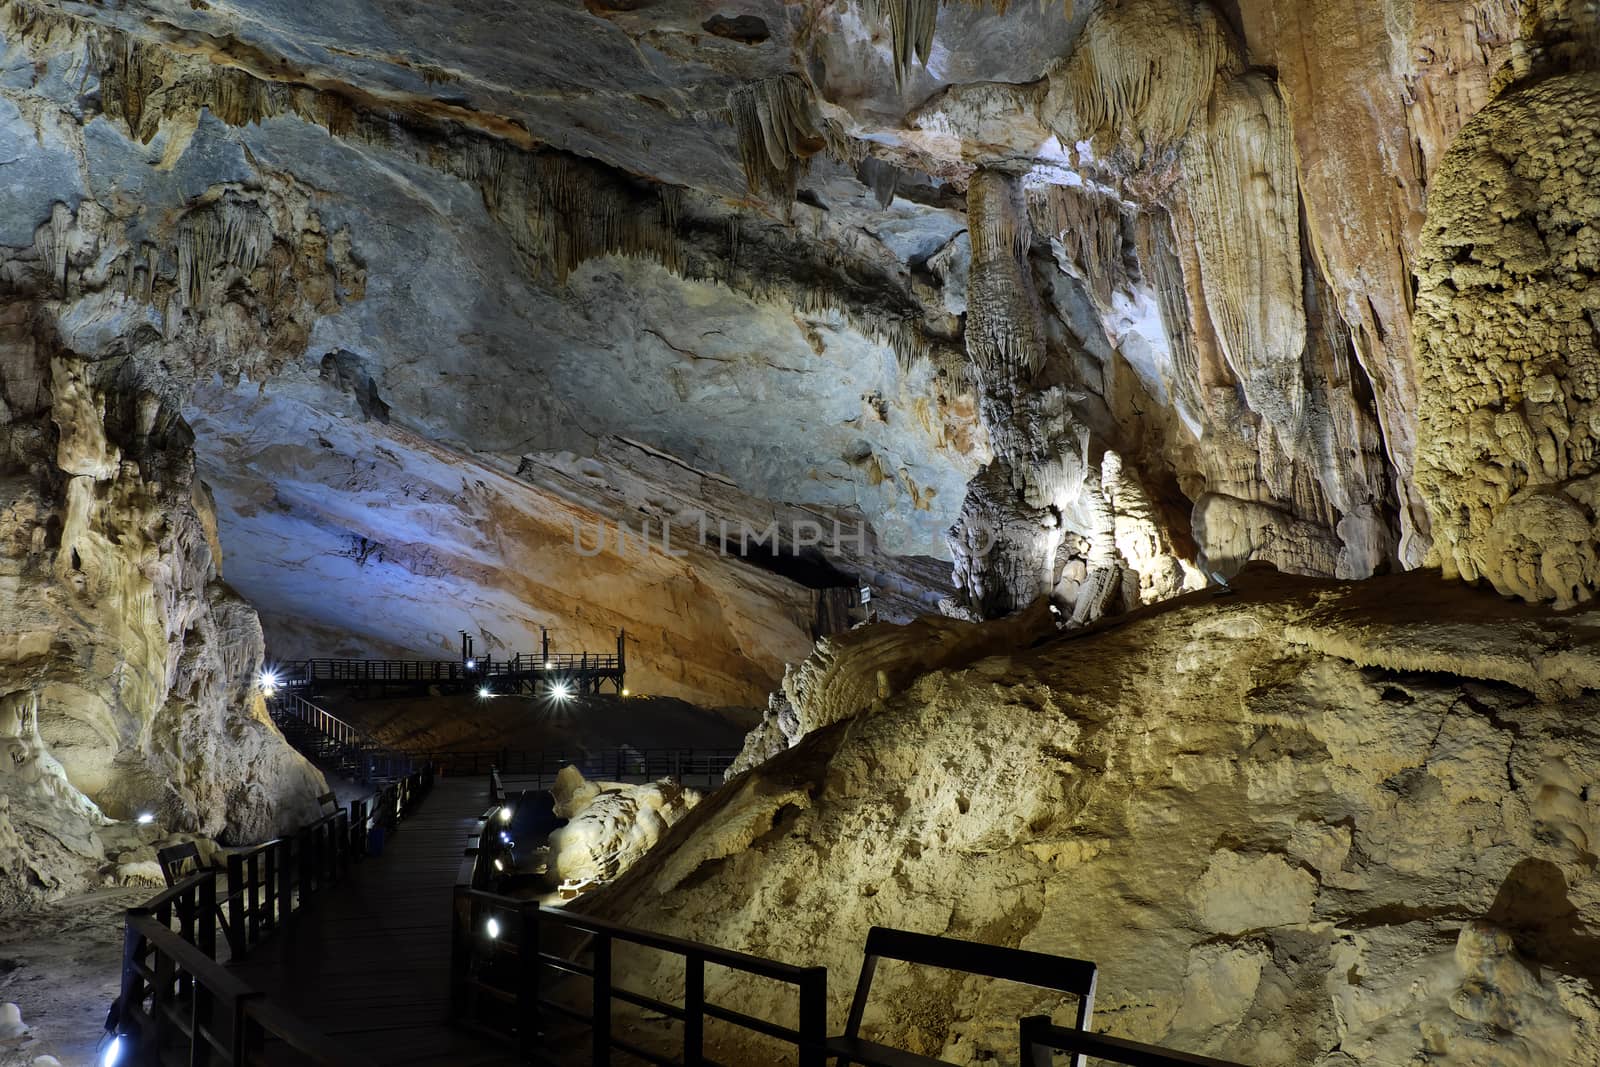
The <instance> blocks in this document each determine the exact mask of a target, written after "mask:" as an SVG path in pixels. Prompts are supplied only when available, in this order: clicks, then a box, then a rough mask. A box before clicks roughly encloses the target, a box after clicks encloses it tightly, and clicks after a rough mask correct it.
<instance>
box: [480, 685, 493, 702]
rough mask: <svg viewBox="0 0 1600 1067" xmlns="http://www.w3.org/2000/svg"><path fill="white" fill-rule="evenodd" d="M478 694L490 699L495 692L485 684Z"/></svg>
mask: <svg viewBox="0 0 1600 1067" xmlns="http://www.w3.org/2000/svg"><path fill="white" fill-rule="evenodd" d="M478 696H479V697H480V698H482V699H484V700H488V699H489V698H490V697H492V696H494V694H493V693H492V692H490V691H489V687H488V686H483V687H482V688H481V689H479V690H478Z"/></svg>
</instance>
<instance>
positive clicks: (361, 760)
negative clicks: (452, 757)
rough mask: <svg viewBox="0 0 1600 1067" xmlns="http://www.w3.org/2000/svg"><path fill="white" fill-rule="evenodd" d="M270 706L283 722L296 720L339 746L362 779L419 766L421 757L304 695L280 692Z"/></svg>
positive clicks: (406, 771) (395, 775) (404, 772)
mask: <svg viewBox="0 0 1600 1067" xmlns="http://www.w3.org/2000/svg"><path fill="white" fill-rule="evenodd" d="M269 706H270V709H271V711H272V714H273V717H274V718H275V719H277V720H278V721H279V725H280V726H281V725H283V722H284V720H294V721H296V722H299V723H301V724H303V725H304V726H306V727H307V728H309V729H310V730H313V731H315V732H316V734H318V735H319V737H320V738H321V739H323V740H325V741H327V742H328V743H329V744H331V745H334V746H336V747H337V748H338V749H339V750H340V754H342V755H343V756H345V757H346V758H347V759H348V760H350V762H351V763H352V767H351V771H352V776H353V777H354V778H355V780H356V781H358V782H371V781H374V780H382V779H393V778H403V777H405V776H406V775H408V774H410V773H411V772H412V768H413V767H414V766H416V763H417V761H416V760H415V758H414V757H412V756H411V755H409V754H408V753H405V752H401V751H399V750H398V749H394V748H390V747H388V746H387V745H383V744H380V743H379V742H378V741H377V739H375V738H374V737H372V735H370V734H368V733H367V732H366V731H365V730H363V729H361V728H360V727H359V726H355V725H352V724H351V723H348V722H345V721H344V720H343V719H341V718H339V717H338V716H337V715H334V714H333V713H331V712H329V711H328V710H327V709H326V708H323V707H319V706H318V705H316V704H313V703H312V702H311V701H309V700H307V699H305V698H304V697H301V696H297V695H295V694H293V693H278V694H275V695H274V696H273V697H272V698H271V699H270V702H269Z"/></svg>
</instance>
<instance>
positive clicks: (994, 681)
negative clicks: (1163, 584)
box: [582, 570, 1600, 1067]
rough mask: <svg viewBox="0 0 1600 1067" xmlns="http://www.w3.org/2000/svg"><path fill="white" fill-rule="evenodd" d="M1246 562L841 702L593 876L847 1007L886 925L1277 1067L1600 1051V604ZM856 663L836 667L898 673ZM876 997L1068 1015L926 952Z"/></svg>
mask: <svg viewBox="0 0 1600 1067" xmlns="http://www.w3.org/2000/svg"><path fill="white" fill-rule="evenodd" d="M1236 587H1237V592H1236V593H1235V594H1231V595H1223V596H1216V595H1213V594H1209V593H1201V594H1196V595H1193V596H1191V597H1188V598H1185V599H1182V600H1178V601H1173V602H1170V603H1168V604H1164V605H1158V606H1155V607H1151V608H1145V609H1143V610H1141V611H1139V612H1137V613H1135V614H1133V615H1130V616H1129V617H1128V618H1127V619H1125V620H1122V621H1119V622H1116V623H1111V624H1102V625H1101V626H1100V627H1098V628H1095V629H1094V630H1092V631H1090V632H1086V633H1079V634H1077V635H1074V636H1071V637H1062V638H1055V639H1047V640H1044V641H1042V642H1038V643H1036V644H1034V645H1033V647H1031V648H1027V647H1022V646H1019V644H1017V643H1015V642H1013V643H1012V644H1011V645H1010V646H1009V648H1008V650H1007V651H1005V652H1002V653H999V654H988V655H981V657H980V658H977V659H974V660H958V661H957V662H960V663H964V665H963V666H955V667H951V668H948V669H935V670H931V671H928V672H926V673H920V674H917V675H915V676H914V677H913V678H912V679H911V680H909V681H905V680H900V681H897V682H896V683H895V684H894V687H893V689H892V691H888V692H886V693H885V694H884V696H883V697H882V699H877V698H876V697H873V698H867V699H861V698H856V699H846V700H843V701H828V700H825V701H824V704H826V705H829V706H832V705H834V704H837V705H838V706H839V707H840V708H841V709H845V713H844V714H843V715H842V717H839V718H837V719H836V720H834V721H830V720H829V719H828V718H822V719H819V720H817V721H816V722H815V723H808V724H807V728H806V729H804V730H803V731H801V736H800V737H799V739H798V743H797V744H796V745H795V746H794V747H793V748H790V749H788V750H787V751H785V752H783V753H782V754H781V755H778V756H777V757H775V758H773V759H770V760H768V761H767V762H765V763H761V764H760V765H759V766H756V767H755V768H754V769H753V770H750V771H748V772H747V773H744V774H741V775H739V776H738V777H735V778H734V779H732V780H731V781H730V782H729V784H728V785H727V786H725V787H724V788H723V789H722V790H720V791H718V792H716V793H713V794H711V795H710V796H709V797H708V798H707V799H706V800H705V801H704V802H703V803H702V804H701V805H700V806H699V807H697V808H696V809H695V810H694V811H693V812H691V813H690V814H689V816H688V817H687V818H686V819H685V820H684V821H683V823H682V824H680V825H679V826H677V827H675V828H674V829H673V830H672V831H671V832H670V833H669V834H668V835H667V837H666V838H665V840H664V841H663V842H662V844H661V846H660V847H659V848H658V849H657V850H656V851H654V852H652V853H651V854H650V855H649V856H647V857H646V858H645V859H644V860H642V861H641V862H640V863H638V864H637V865H636V866H635V867H634V868H633V869H631V870H630V871H629V872H627V873H626V874H625V875H624V876H623V877H622V878H621V879H619V880H618V882H617V883H615V884H614V885H613V886H611V887H609V888H607V889H606V890H604V891H601V892H600V893H598V894H595V895H593V896H591V897H588V898H586V899H585V900H584V901H583V903H582V907H584V908H585V909H586V910H588V909H592V910H595V911H597V912H598V913H600V914H602V915H605V916H607V917H611V918H617V919H621V920H624V921H627V922H630V923H636V924H639V925H642V926H644V927H646V928H649V929H653V930H660V931H663V932H668V933H672V934H676V935H680V936H685V937H690V938H697V939H703V940H707V941H710V942H712V943H714V944H719V945H723V946H726V947H730V948H737V949H743V950H747V951H753V952H756V953H760V954H763V955H768V956H772V957H775V958H778V959H782V960H785V961H788V962H791V963H796V964H825V965H827V966H828V967H829V969H830V978H831V979H832V981H830V991H831V995H832V997H833V1003H832V1004H831V1005H830V1009H831V1012H832V1018H831V1021H832V1022H833V1024H834V1025H835V1026H837V1025H839V1024H840V1023H842V1021H843V1015H844V1010H845V1008H846V1007H847V1001H848V997H849V992H850V986H851V982H850V981H849V978H848V976H851V975H853V974H854V973H855V969H856V967H857V966H858V965H859V963H860V956H859V952H860V947H861V945H862V944H863V943H864V940H865V937H866V932H867V929H868V928H869V927H870V926H873V925H887V926H898V927H903V928H908V929H913V930H920V931H926V932H930V933H938V934H948V935H950V936H953V937H963V938H970V939H975V940H980V941H987V942H992V943H1000V944H1009V945H1018V946H1021V947H1025V948H1030V949H1038V950H1043V951H1047V952H1054V953H1060V954H1064V955H1068V956H1075V957H1079V958H1084V959H1090V960H1094V961H1096V963H1098V964H1099V966H1100V968H1101V971H1100V982H1099V990H1098V996H1097V1001H1096V1022H1097V1029H1106V1030H1109V1031H1110V1032H1112V1033H1116V1034H1122V1035H1127V1036H1132V1037H1135V1038H1139V1039H1143V1040H1152V1041H1158V1042H1160V1043H1162V1044H1165V1045H1169V1046H1171V1047H1175V1048H1179V1049H1185V1050H1189V1051H1195V1052H1202V1053H1209V1054H1212V1055H1219V1056H1223V1057H1226V1058H1229V1059H1235V1060H1238V1061H1240V1062H1243V1063H1250V1064H1258V1065H1262V1067H1272V1065H1279V1064H1282V1065H1288V1064H1308V1065H1315V1067H1347V1065H1354V1064H1358V1063H1411V1062H1418V1061H1419V1060H1420V1059H1422V1058H1426V1059H1427V1060H1428V1061H1429V1062H1440V1063H1459V1064H1484V1063H1495V1064H1504V1065H1524V1064H1525V1065H1528V1067H1532V1065H1535V1064H1551V1063H1593V1062H1597V1061H1600V987H1597V985H1596V983H1597V982H1600V975H1597V974H1596V972H1595V970H1594V968H1593V965H1592V959H1591V956H1592V952H1591V947H1590V946H1591V942H1592V938H1593V931H1594V929H1595V928H1596V926H1597V924H1600V912H1597V911H1596V905H1595V899H1596V897H1595V888H1596V887H1595V881H1594V872H1593V869H1592V863H1591V859H1592V856H1591V849H1592V846H1593V841H1594V840H1595V837H1596V834H1600V817H1597V814H1596V811H1595V809H1594V805H1593V804H1592V802H1591V801H1590V800H1588V799H1586V798H1588V797H1590V796H1591V795H1592V794H1593V792H1594V788H1593V782H1594V781H1595V777H1596V775H1597V774H1600V736H1597V735H1596V734H1595V733H1594V731H1592V730H1590V729H1589V728H1588V727H1587V726H1586V725H1585V724H1586V723H1588V722H1589V721H1590V719H1591V718H1592V713H1593V711H1594V705H1595V701H1596V692H1597V691H1600V646H1596V644H1595V641H1594V637H1593V634H1592V632H1591V631H1592V629H1593V626H1594V622H1595V619H1594V618H1593V617H1592V615H1591V614H1579V615H1576V616H1561V615H1555V614H1552V613H1551V612H1550V611H1548V610H1546V609H1543V608H1539V607H1531V606H1520V605H1514V604H1510V603H1507V602H1506V601H1504V600H1501V599H1498V598H1496V597H1495V596H1494V595H1493V594H1492V593H1490V592H1488V591H1484V590H1472V589H1469V588H1467V587H1464V586H1462V585H1460V584H1454V583H1447V582H1443V581H1441V580H1440V579H1439V577H1438V576H1437V575H1431V574H1418V575H1408V576H1404V577H1399V578H1387V579H1374V580H1373V581H1372V582H1370V583H1364V584H1360V585H1349V584H1342V585H1341V584H1334V583H1331V582H1318V581H1310V580H1305V579H1295V578H1290V577H1287V576H1281V575H1277V574H1274V573H1272V572H1270V571H1259V570H1249V571H1247V572H1245V574H1243V575H1241V576H1240V578H1239V580H1238V582H1237V583H1236ZM991 625H992V624H991ZM896 629H897V628H894V627H873V628H868V629H867V630H864V631H860V633H861V634H862V636H861V637H860V638H858V639H857V640H858V641H859V642H861V643H862V644H863V645H864V644H866V643H867V642H868V641H869V640H871V639H870V638H869V637H868V636H867V635H868V634H869V633H870V634H876V635H877V636H876V643H877V644H878V646H879V647H889V646H891V645H892V644H893V643H894V637H895V630H896ZM912 636H913V640H912V641H910V642H908V645H909V647H915V646H916V644H917V642H916V641H915V640H914V635H912ZM852 637H855V635H852ZM834 663H835V665H836V670H837V672H840V673H842V674H843V675H847V676H848V680H846V679H845V678H842V677H841V678H839V679H836V680H835V681H834V682H832V683H830V686H829V689H830V691H831V692H833V693H837V694H843V693H849V692H852V691H855V692H866V693H870V692H872V691H873V690H874V688H875V678H877V677H881V675H880V674H879V672H880V671H881V670H882V669H883V661H882V660H880V659H876V658H873V657H871V656H867V657H862V658H859V659H857V660H856V661H855V663H854V665H852V662H851V661H850V660H849V659H848V658H847V657H838V656H835V657H834ZM802 703H803V702H802ZM818 706H820V705H818ZM776 914H781V915H782V916H783V921H782V922H774V921H772V916H773V915H776ZM615 966H616V967H617V972H616V973H617V974H618V975H619V976H625V977H626V979H627V980H628V981H631V982H637V983H639V987H640V988H641V989H643V990H644V991H647V992H655V993H659V994H665V993H667V992H669V991H671V990H672V989H673V988H674V987H675V984H676V983H679V982H681V978H682V976H681V973H675V972H673V970H672V968H671V967H670V965H666V964H661V965H660V967H661V969H659V970H658V969H657V962H656V961H654V960H652V959H645V958H642V957H627V958H626V959H622V958H619V959H618V961H617V963H616V964H615ZM706 994H707V996H708V997H710V998H712V999H714V1000H716V1001H717V1002H719V1003H725V1004H728V1005H729V1006H731V1007H735V1008H737V1009H738V1010H742V1011H746V1012H749V1013H751V1014H754V1015H757V1016H758V1017H762V1018H778V1019H780V1020H781V1019H785V1018H788V1015H787V1014H786V1013H792V1011H793V1004H792V1003H790V1001H791V1000H792V996H790V997H789V998H788V999H785V998H784V996H783V995H782V994H781V993H779V992H778V991H777V990H776V989H767V988H764V987H761V988H758V987H756V986H754V985H752V984H751V983H741V982H738V981H737V980H734V979H732V978H729V979H726V980H718V981H712V980H710V979H709V978H708V984H707V989H706ZM872 1003H873V1006H872V1007H871V1008H869V1010H868V1014H867V1018H866V1032H867V1033H868V1034H869V1035H870V1036H873V1037H874V1038H875V1039H879V1040H884V1041H887V1042H889V1043H891V1044H896V1045H898V1046H900V1047H904V1048H910V1049H913V1050H916V1051H920V1052H924V1053H928V1054H933V1055H937V1056H940V1057H942V1058H944V1059H947V1060H950V1061H951V1062H955V1063H978V1062H988V1059H989V1058H991V1057H993V1058H998V1059H1001V1060H1003V1059H1004V1057H1005V1056H1007V1055H1009V1054H1011V1052H1012V1050H1014V1048H1015V1036H1016V1035H1015V1025H1016V1019H1017V1018H1018V1016H1020V1015H1027V1014H1032V1013H1035V1012H1054V1011H1057V1010H1058V1009H1059V1010H1067V1011H1070V1007H1068V1008H1066V1009H1063V1008H1062V1006H1061V1004H1060V1002H1059V1000H1058V999H1057V998H1053V997H1047V996H1043V995H1037V994H1033V993H1030V992H1027V991H1019V990H1017V989H1015V988H1010V987H1005V986H1004V985H1002V984H998V983H987V982H982V981H975V980H971V979H968V978H964V977H962V976H959V975H956V976H946V975H942V974H939V973H937V972H931V971H925V970H911V969H904V968H901V969H893V970H885V971H884V972H883V973H881V974H880V975H879V976H878V981H877V983H875V985H874V994H873V1002H872ZM716 1054H717V1056H718V1058H719V1059H724V1060H731V1061H732V1062H746V1061H748V1062H757V1061H759V1059H760V1056H761V1053H760V1052H759V1051H757V1050H756V1049H755V1048H754V1047H741V1048H732V1047H724V1048H721V1049H719V1050H717V1052H716ZM741 1057H743V1059H741Z"/></svg>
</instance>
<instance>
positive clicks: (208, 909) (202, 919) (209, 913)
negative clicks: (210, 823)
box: [194, 871, 217, 987]
mask: <svg viewBox="0 0 1600 1067" xmlns="http://www.w3.org/2000/svg"><path fill="white" fill-rule="evenodd" d="M198 896H199V899H198V900H197V901H196V903H195V905H194V910H195V917H194V922H195V936H196V937H197V938H198V940H197V941H196V942H195V944H196V945H197V946H198V947H199V949H200V951H201V952H204V953H205V954H206V955H207V956H210V957H211V958H212V959H216V958H217V875H216V872H215V871H213V872H212V873H211V876H210V877H209V878H207V879H206V880H205V881H203V882H201V883H200V892H199V895H198ZM197 987H198V983H197Z"/></svg>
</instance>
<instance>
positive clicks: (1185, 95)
mask: <svg viewBox="0 0 1600 1067" xmlns="http://www.w3.org/2000/svg"><path fill="white" fill-rule="evenodd" d="M1237 68H1238V60H1237V56H1236V50H1235V48H1234V46H1233V44H1232V37H1231V34H1230V32H1229V31H1228V29H1227V28H1226V25H1225V23H1224V21H1223V20H1222V19H1221V18H1220V17H1219V16H1218V15H1217V13H1216V12H1215V11H1214V10H1213V9H1212V8H1211V7H1210V5H1209V4H1206V3H1191V2H1190V0H1147V2H1145V3H1140V4H1107V5H1103V6H1101V7H1100V8H1099V9H1097V10H1096V11H1095V13H1094V14H1093V15H1091V16H1090V17H1089V20H1088V22H1087V23H1086V24H1085V25H1084V28H1083V34H1082V36H1081V37H1080V38H1079V40H1078V43H1077V45H1076V46H1075V47H1074V49H1073V51H1072V54H1071V55H1070V56H1069V57H1068V58H1066V59H1065V60H1063V61H1062V63H1061V65H1060V66H1058V67H1057V68H1056V70H1055V71H1054V72H1052V74H1051V76H1050V89H1049V92H1048V94H1047V96H1046V102H1045V106H1044V110H1043V115H1044V117H1045V121H1046V123H1047V124H1048V125H1049V126H1050V128H1051V129H1052V130H1053V131H1054V132H1055V133H1056V135H1057V136H1058V137H1060V139H1061V142H1062V143H1063V144H1076V143H1077V142H1079V141H1084V140H1088V141H1092V142H1093V144H1094V149H1095V154H1096V156H1098V157H1100V158H1103V159H1110V160H1114V161H1115V162H1116V163H1117V164H1118V166H1119V168H1120V169H1122V170H1123V171H1124V172H1126V173H1132V172H1135V171H1140V170H1149V169H1155V168H1159V167H1163V166H1165V165H1167V164H1168V163H1169V162H1170V161H1171V159H1172V156H1173V154H1174V152H1175V151H1176V149H1177V146H1178V144H1179V143H1180V142H1181V141H1182V139H1183V136H1184V134H1185V133H1186V132H1187V131H1188V129H1189V127H1190V125H1191V124H1192V123H1193V121H1194V120H1195V118H1196V117H1197V116H1199V115H1201V114H1202V113H1203V110H1204V108H1205V105H1206V101H1207V99H1209V97H1210V96H1211V89H1212V83H1213V81H1214V79H1215V77H1216V74H1217V72H1218V71H1219V70H1232V69H1237Z"/></svg>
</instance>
